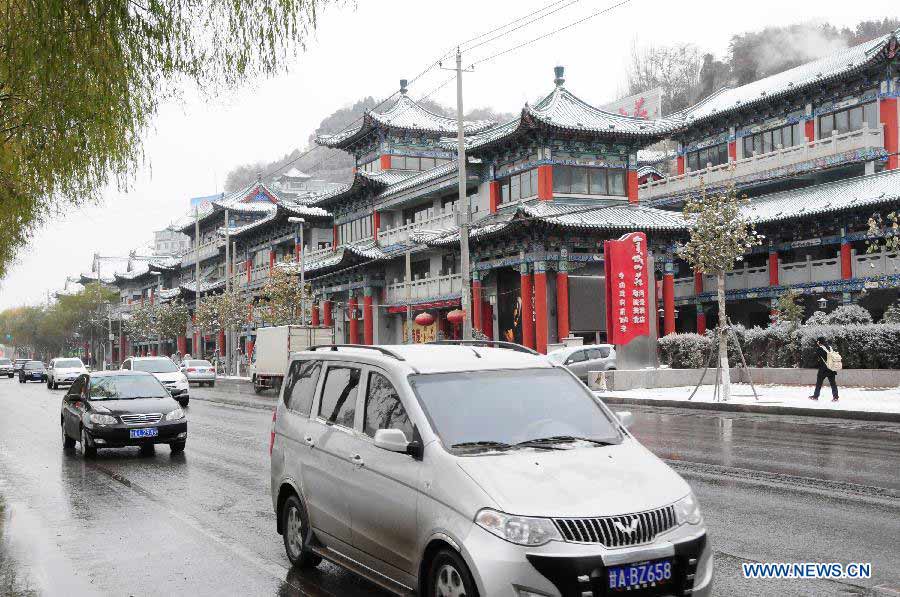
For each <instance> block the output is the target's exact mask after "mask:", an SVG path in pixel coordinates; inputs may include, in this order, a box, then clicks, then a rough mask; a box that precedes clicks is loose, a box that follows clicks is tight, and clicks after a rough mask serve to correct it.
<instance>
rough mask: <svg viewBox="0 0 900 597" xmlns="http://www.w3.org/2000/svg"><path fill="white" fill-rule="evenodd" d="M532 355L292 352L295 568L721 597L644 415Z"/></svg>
mask: <svg viewBox="0 0 900 597" xmlns="http://www.w3.org/2000/svg"><path fill="white" fill-rule="evenodd" d="M497 344H500V343H497ZM522 351H527V349H524V348H522V347H515V350H513V349H509V348H488V347H485V346H484V344H483V343H482V344H480V345H455V346H447V345H422V344H418V345H404V346H367V347H364V348H360V347H348V346H337V347H334V348H333V349H330V350H315V351H306V352H300V353H294V354H292V355H291V359H290V363H289V367H288V372H287V375H286V377H285V379H284V384H283V386H282V390H281V396H280V399H279V401H278V406H277V407H276V411H275V416H274V419H273V427H272V435H271V440H270V441H271V443H270V451H271V482H272V487H271V492H272V505H273V507H274V510H275V513H276V520H277V530H278V532H279V533H280V534H282V535H283V540H284V545H285V550H286V552H287V556H288V559H289V560H290V561H291V563H292V564H293V565H294V566H297V567H304V566H316V565H317V564H318V563H319V562H321V561H322V560H323V559H326V560H329V561H331V562H333V563H336V564H338V565H340V566H343V567H344V568H347V569H349V570H351V571H353V572H354V573H356V574H359V575H360V576H363V577H365V578H369V579H370V580H372V581H373V582H375V583H377V584H379V585H380V586H382V587H384V588H387V589H389V590H391V591H393V592H396V593H398V594H404V595H410V594H417V595H421V596H424V597H438V596H446V595H453V596H460V595H472V596H474V595H481V596H483V597H494V596H501V595H503V596H510V597H513V596H517V597H524V596H529V597H536V596H542V597H560V596H563V595H564V596H569V595H613V594H615V595H618V594H622V595H625V594H628V595H639V594H644V595H650V594H652V595H701V596H704V597H706V596H709V595H711V594H712V576H713V561H712V549H711V546H710V544H709V540H708V538H707V531H706V527H705V525H704V521H703V517H702V516H701V514H700V509H699V507H698V505H697V501H696V499H695V498H694V495H693V493H692V492H691V488H690V487H689V486H688V484H687V483H686V482H685V481H684V479H682V478H681V477H680V476H679V475H678V473H676V472H675V471H674V470H672V469H671V468H670V467H669V466H668V465H666V463H664V462H663V461H661V460H660V459H659V458H657V457H656V456H655V455H653V453H652V452H650V451H649V450H647V449H646V448H645V447H644V446H642V445H641V444H640V442H638V441H637V439H635V437H634V436H632V435H631V434H630V433H629V432H628V430H627V429H626V427H627V425H628V424H629V422H630V421H631V419H632V417H631V415H630V413H620V414H619V415H618V416H617V415H616V414H614V413H613V412H611V411H610V410H609V409H608V408H607V407H606V406H605V405H604V404H603V403H602V402H601V401H600V400H598V399H597V398H596V397H595V396H594V395H593V393H592V392H591V391H590V390H588V389H587V388H586V387H585V385H584V384H582V383H581V382H579V381H578V379H577V378H576V377H575V376H574V375H573V374H572V373H571V372H570V371H569V370H568V369H566V368H564V367H562V366H561V365H554V364H552V363H551V362H550V361H549V360H548V359H547V358H545V357H543V356H541V355H538V354H536V353H533V351H528V352H527V353H526V352H522Z"/></svg>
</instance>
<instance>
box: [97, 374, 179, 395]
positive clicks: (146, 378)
mask: <svg viewBox="0 0 900 597" xmlns="http://www.w3.org/2000/svg"><path fill="white" fill-rule="evenodd" d="M168 395H169V393H168V392H167V391H166V389H165V388H164V387H163V386H162V384H161V383H159V381H158V380H157V379H156V378H155V377H153V376H152V375H110V376H108V377H95V378H93V379H92V380H91V400H130V399H133V398H166V397H167V396H168Z"/></svg>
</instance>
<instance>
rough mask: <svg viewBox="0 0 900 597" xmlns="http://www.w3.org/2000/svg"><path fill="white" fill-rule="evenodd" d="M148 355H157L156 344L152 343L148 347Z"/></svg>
mask: <svg viewBox="0 0 900 597" xmlns="http://www.w3.org/2000/svg"><path fill="white" fill-rule="evenodd" d="M150 356H151V357H157V356H159V354H157V349H156V344H154V345H153V348H151V349H150Z"/></svg>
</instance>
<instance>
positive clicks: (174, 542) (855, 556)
mask: <svg viewBox="0 0 900 597" xmlns="http://www.w3.org/2000/svg"><path fill="white" fill-rule="evenodd" d="M192 393H193V395H194V396H195V399H194V400H193V401H192V402H191V406H190V407H189V413H188V418H189V439H188V444H187V450H186V452H185V454H184V455H182V456H175V457H173V456H171V455H170V454H169V449H168V447H165V446H162V447H159V448H157V450H156V453H155V455H153V456H144V457H142V456H140V455H139V453H138V451H137V450H132V449H126V450H114V451H100V453H99V456H98V458H97V459H96V460H94V461H85V460H84V459H83V458H82V457H81V455H80V453H78V454H74V455H67V454H65V453H63V451H62V449H61V446H60V438H59V427H58V420H59V405H60V400H61V396H62V392H60V391H55V392H53V391H50V390H47V389H46V387H45V386H43V385H40V384H28V385H26V386H23V385H21V384H19V383H17V382H15V381H14V380H8V381H7V380H6V379H5V378H4V379H2V380H0V412H2V413H3V414H2V416H0V595H15V596H25V595H285V596H287V595H316V596H318V595H338V596H348V597H353V596H359V595H384V593H383V592H381V591H380V590H378V589H376V588H375V587H373V586H372V585H370V584H368V583H366V582H364V581H360V580H358V579H356V578H355V577H353V576H352V575H350V574H347V573H345V572H343V571H341V570H340V569H338V568H336V567H334V566H331V565H328V564H322V565H321V566H320V567H319V569H317V570H315V571H313V572H306V573H304V574H303V575H299V574H296V573H294V572H292V571H290V570H289V569H288V566H287V560H286V558H285V556H284V551H283V547H282V543H281V537H280V536H279V535H277V534H276V532H275V522H274V515H273V513H272V507H271V501H270V497H269V486H268V453H267V446H268V432H269V427H270V424H271V411H270V410H266V409H261V408H246V407H237V406H229V405H223V404H218V403H213V402H207V401H202V400H199V399H198V398H203V397H208V398H209V397H211V398H216V397H217V396H223V394H221V391H220V390H218V389H216V390H210V389H204V390H198V389H193V390H192ZM232 397H233V398H237V396H232ZM257 405H258V404H257ZM619 410H623V409H619ZM631 410H632V411H633V412H635V414H636V419H637V422H636V424H635V426H634V428H633V430H634V432H635V433H636V435H638V436H639V437H640V439H641V440H642V441H644V443H645V444H646V445H647V446H648V447H650V448H651V449H652V450H653V451H654V452H656V453H657V454H658V455H659V456H661V457H662V458H665V459H666V460H667V461H669V462H670V463H672V464H673V466H675V467H676V468H677V469H678V470H679V471H680V472H681V473H682V474H683V475H684V476H685V477H686V478H687V479H688V481H689V482H690V483H691V485H692V486H693V487H694V489H695V492H696V493H697V495H698V497H699V499H700V502H701V505H702V506H703V511H704V515H705V517H706V520H707V524H708V525H709V528H710V532H711V534H712V541H713V546H714V549H715V552H716V587H717V588H716V594H717V595H735V596H737V595H900V546H898V543H900V425H890V424H879V423H859V422H848V421H836V420H819V419H809V418H801V417H797V418H790V417H766V416H760V415H736V414H731V413H728V414H724V413H704V412H702V411H691V412H685V411H677V410H674V409H644V408H632V409H631ZM747 561H772V562H786V561H799V562H807V561H813V562H818V561H821V562H842V563H848V562H871V563H872V567H873V571H874V574H873V578H872V579H870V580H853V581H823V580H820V581H803V582H795V581H750V580H744V579H742V578H741V576H740V563H741V562H747Z"/></svg>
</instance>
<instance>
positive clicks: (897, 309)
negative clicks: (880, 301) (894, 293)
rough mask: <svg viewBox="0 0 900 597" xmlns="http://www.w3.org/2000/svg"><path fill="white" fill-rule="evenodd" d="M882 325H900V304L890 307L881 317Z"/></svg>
mask: <svg viewBox="0 0 900 597" xmlns="http://www.w3.org/2000/svg"><path fill="white" fill-rule="evenodd" d="M881 323H900V302H898V303H893V304H891V305H888V308H887V309H885V310H884V315H883V316H882V317H881Z"/></svg>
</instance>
